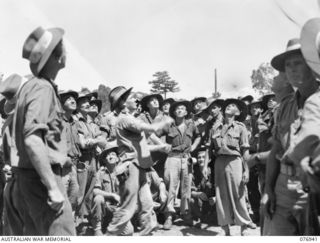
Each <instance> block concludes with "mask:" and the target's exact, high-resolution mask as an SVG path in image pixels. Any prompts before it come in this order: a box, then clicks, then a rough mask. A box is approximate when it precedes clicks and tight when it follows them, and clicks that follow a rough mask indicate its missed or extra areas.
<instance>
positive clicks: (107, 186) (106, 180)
mask: <svg viewBox="0 0 320 243" xmlns="http://www.w3.org/2000/svg"><path fill="white" fill-rule="evenodd" d="M102 184H103V187H104V191H106V192H111V180H110V179H109V178H103V179H102Z"/></svg>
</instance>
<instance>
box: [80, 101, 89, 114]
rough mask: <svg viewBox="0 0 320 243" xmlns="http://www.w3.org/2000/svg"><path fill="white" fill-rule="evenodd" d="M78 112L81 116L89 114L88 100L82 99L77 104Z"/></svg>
mask: <svg viewBox="0 0 320 243" xmlns="http://www.w3.org/2000/svg"><path fill="white" fill-rule="evenodd" d="M78 107H79V111H80V112H81V113H82V114H88V112H90V104H89V100H88V99H82V100H80V102H78Z"/></svg>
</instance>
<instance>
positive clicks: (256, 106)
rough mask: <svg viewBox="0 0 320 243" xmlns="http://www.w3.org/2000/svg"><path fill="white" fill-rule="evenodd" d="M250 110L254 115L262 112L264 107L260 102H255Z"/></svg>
mask: <svg viewBox="0 0 320 243" xmlns="http://www.w3.org/2000/svg"><path fill="white" fill-rule="evenodd" d="M250 112H251V114H252V115H253V116H258V115H260V113H261V112H262V108H261V105H260V104H253V105H251V109H250Z"/></svg>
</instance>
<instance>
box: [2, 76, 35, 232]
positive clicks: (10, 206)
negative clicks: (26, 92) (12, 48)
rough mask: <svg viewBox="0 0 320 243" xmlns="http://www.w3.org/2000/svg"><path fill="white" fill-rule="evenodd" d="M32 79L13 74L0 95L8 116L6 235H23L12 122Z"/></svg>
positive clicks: (5, 139) (4, 129) (5, 138)
mask: <svg viewBox="0 0 320 243" xmlns="http://www.w3.org/2000/svg"><path fill="white" fill-rule="evenodd" d="M29 78H31V77H29V76H28V77H21V76H20V75H18V74H12V75H10V76H9V77H8V78H7V79H5V80H4V81H3V82H2V83H1V85H0V93H1V94H2V95H4V97H5V98H4V100H5V103H4V106H3V112H4V113H5V114H4V115H6V116H8V117H7V119H6V120H5V123H4V124H3V127H2V151H3V160H4V163H5V167H4V168H3V169H4V171H5V179H6V180H5V182H6V186H5V188H4V200H3V201H4V212H3V222H4V231H3V234H4V235H23V226H24V225H23V224H24V222H23V221H22V218H23V216H22V213H23V211H19V210H20V209H21V206H19V203H21V202H20V200H16V198H18V197H19V194H18V193H17V188H18V187H17V182H16V170H17V165H18V159H19V158H18V157H17V155H16V154H17V149H16V147H15V145H14V141H12V126H13V124H12V121H13V116H14V108H15V104H16V96H17V93H18V92H19V90H20V89H21V87H22V85H24V84H25V83H26V82H27V81H28V79H29Z"/></svg>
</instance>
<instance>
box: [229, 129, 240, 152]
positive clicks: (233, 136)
mask: <svg viewBox="0 0 320 243" xmlns="http://www.w3.org/2000/svg"><path fill="white" fill-rule="evenodd" d="M226 136H227V139H226V143H227V144H226V145H227V146H228V147H229V148H231V149H239V147H240V134H239V133H237V132H234V131H233V132H230V133H228V134H227V135H226Z"/></svg>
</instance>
